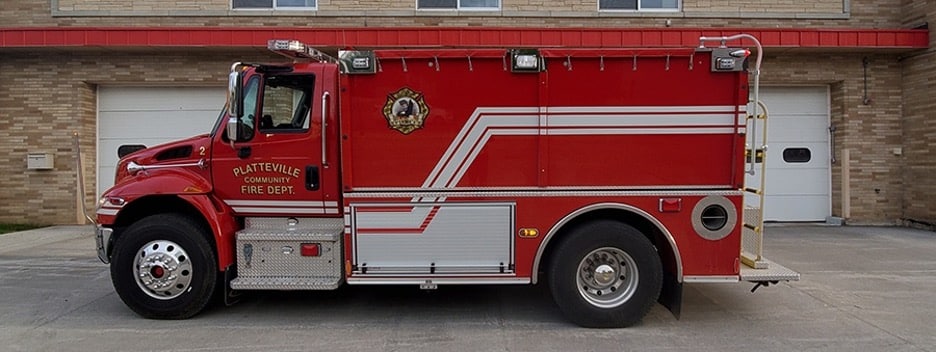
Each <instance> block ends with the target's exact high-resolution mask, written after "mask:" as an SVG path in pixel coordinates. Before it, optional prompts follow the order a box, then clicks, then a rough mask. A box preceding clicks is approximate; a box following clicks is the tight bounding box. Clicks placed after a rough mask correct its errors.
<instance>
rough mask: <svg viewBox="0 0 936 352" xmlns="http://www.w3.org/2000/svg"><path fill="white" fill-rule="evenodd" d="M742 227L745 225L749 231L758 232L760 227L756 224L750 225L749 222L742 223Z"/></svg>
mask: <svg viewBox="0 0 936 352" xmlns="http://www.w3.org/2000/svg"><path fill="white" fill-rule="evenodd" d="M744 227H746V228H748V229H750V230H751V231H754V232H758V233H759V232H760V227H758V226H757V225H751V224H748V223H744Z"/></svg>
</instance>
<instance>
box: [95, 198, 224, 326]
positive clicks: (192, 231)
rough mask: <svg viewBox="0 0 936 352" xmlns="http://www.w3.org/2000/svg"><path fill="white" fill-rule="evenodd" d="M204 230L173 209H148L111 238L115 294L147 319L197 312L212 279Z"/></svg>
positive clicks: (210, 255)
mask: <svg viewBox="0 0 936 352" xmlns="http://www.w3.org/2000/svg"><path fill="white" fill-rule="evenodd" d="M207 236H209V231H208V230H207V229H205V228H204V227H203V226H201V225H200V224H199V223H197V222H196V221H194V220H192V219H191V218H188V217H185V216H182V215H178V214H159V215H153V216H150V217H147V218H144V219H142V220H140V221H138V222H137V223H135V224H133V225H132V226H130V227H129V228H128V229H127V231H126V232H124V233H123V234H121V236H120V237H119V238H117V242H116V243H115V244H114V255H113V260H112V261H111V281H112V282H113V283H114V289H116V290H117V294H118V295H119V296H120V299H121V300H123V301H124V303H125V304H126V305H127V306H128V307H130V309H131V310H133V311H134V312H136V313H137V314H139V315H141V316H143V317H145V318H150V319H186V318H190V317H192V316H194V315H195V314H198V313H199V312H201V311H202V310H203V309H204V308H205V306H207V304H208V303H209V301H210V300H211V297H212V294H213V293H214V291H215V286H216V283H217V281H218V280H217V277H218V269H217V261H216V260H215V254H214V251H213V250H212V247H211V244H210V243H209V242H208V237H207ZM157 267H158V268H157ZM146 268H149V269H146ZM138 272H139V273H146V274H144V276H146V275H147V274H148V276H146V278H141V276H138V275H137V273H138ZM147 280H150V281H148V283H147ZM153 285H165V288H158V289H152V287H153ZM157 297H158V298H157Z"/></svg>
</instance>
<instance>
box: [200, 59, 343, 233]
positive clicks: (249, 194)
mask: <svg viewBox="0 0 936 352" xmlns="http://www.w3.org/2000/svg"><path fill="white" fill-rule="evenodd" d="M325 71H326V70H325V69H324V67H323V66H318V67H315V68H313V69H311V70H303V71H301V72H297V71H290V72H282V70H280V71H277V70H269V71H267V72H264V71H263V70H260V69H258V70H256V71H254V72H253V73H252V74H251V75H248V76H246V77H245V79H244V82H245V83H244V90H243V91H244V114H243V118H242V120H241V122H242V124H243V126H242V128H241V130H242V131H243V133H242V137H241V138H240V139H241V141H239V142H236V143H233V147H232V144H231V143H230V141H229V140H228V139H227V138H226V136H219V137H218V138H216V141H215V145H214V146H213V148H212V153H213V158H212V159H213V162H212V166H211V167H212V177H213V180H214V183H215V192H216V193H217V195H218V196H219V197H220V198H221V199H223V200H224V202H225V203H226V204H227V205H229V206H230V207H231V208H232V209H233V210H234V212H235V213H236V214H237V215H242V216H243V215H249V216H296V217H300V216H327V215H332V216H337V215H338V214H339V211H338V209H339V208H338V202H337V198H336V197H337V195H336V193H337V192H336V191H337V187H338V186H337V180H336V179H337V177H335V176H334V171H333V170H332V169H334V168H333V167H332V168H329V169H328V170H326V168H327V167H328V166H329V165H328V159H327V157H328V156H330V155H327V154H326V153H324V152H323V151H325V152H329V151H328V150H325V149H334V148H325V149H323V147H324V143H325V140H323V137H324V136H323V129H322V126H323V124H322V121H323V117H327V118H329V119H334V118H335V114H334V112H329V106H335V105H336V104H334V103H333V102H331V101H330V100H329V99H330V97H331V96H332V92H333V91H334V89H333V88H334V87H327V88H326V87H325V84H324V81H326V80H325V79H322V78H323V77H324V72H325ZM328 81H329V82H331V84H332V85H333V84H334V83H333V82H334V79H329V80H328ZM323 104H324V105H323ZM333 125H337V124H333ZM336 127H337V126H335V128H336ZM332 129H333V127H331V126H329V128H328V130H332ZM335 130H336V129H335ZM219 135H220V133H219ZM334 153H337V152H336V151H335V152H334ZM329 154H331V153H329ZM327 179H328V183H329V185H328V186H327V187H326V186H324V184H325V183H326V180H327Z"/></svg>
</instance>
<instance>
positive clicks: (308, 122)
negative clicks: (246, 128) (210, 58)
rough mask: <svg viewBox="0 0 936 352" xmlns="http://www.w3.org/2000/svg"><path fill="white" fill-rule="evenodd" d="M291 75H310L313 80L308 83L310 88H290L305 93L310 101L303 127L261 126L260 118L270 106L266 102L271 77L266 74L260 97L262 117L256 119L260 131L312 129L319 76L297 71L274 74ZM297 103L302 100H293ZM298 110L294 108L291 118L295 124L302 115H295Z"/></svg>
mask: <svg viewBox="0 0 936 352" xmlns="http://www.w3.org/2000/svg"><path fill="white" fill-rule="evenodd" d="M291 75H296V76H309V77H311V81H312V82H310V84H309V85H308V88H307V89H297V88H294V87H290V89H294V92H297V91H298V92H302V94H303V95H302V97H301V98H305V99H307V100H308V101H309V106H308V110H307V111H306V112H305V114H304V116H305V119H303V120H302V122H303V123H302V127H276V126H277V125H274V126H273V127H261V126H260V120H261V119H262V118H263V116H264V115H265V113H266V112H268V110H267V108H268V107H267V106H266V105H267V104H266V103H267V100H266V99H267V88H269V85H268V78H269V77H268V76H264V77H263V87H262V90H261V91H262V93H261V95H260V99H259V100H260V104H259V108H258V109H259V111H260V113H259V116H260V117H258V118H257V121H256V126H257V127H256V130H257V131H259V132H261V133H263V134H295V133H306V132H308V131H310V130H311V129H312V119H313V118H314V112H315V108H316V105H315V99H313V95H314V94H315V84H316V80H317V79H318V77H317V75H315V74H296V73H287V74H281V75H273V76H291ZM296 103H300V104H301V100H300V101H294V102H293V104H296ZM295 107H296V106H295V105H293V108H295ZM297 112H298V111H297V110H294V111H293V116H292V118H291V120H292V123H293V124H295V123H296V122H297V121H296V119H297V118H299V117H300V116H297V115H295V114H296V113H297Z"/></svg>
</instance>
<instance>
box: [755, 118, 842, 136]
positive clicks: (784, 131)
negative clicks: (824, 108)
mask: <svg viewBox="0 0 936 352" xmlns="http://www.w3.org/2000/svg"><path fill="white" fill-rule="evenodd" d="M825 119H826V117H825V115H809V116H798V117H789V116H770V117H769V118H768V121H770V128H769V129H768V130H767V140H768V141H769V142H791V141H797V142H799V141H807V142H817V141H826V140H828V139H829V129H828V127H829V126H828V124H827V123H826V121H825Z"/></svg>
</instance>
